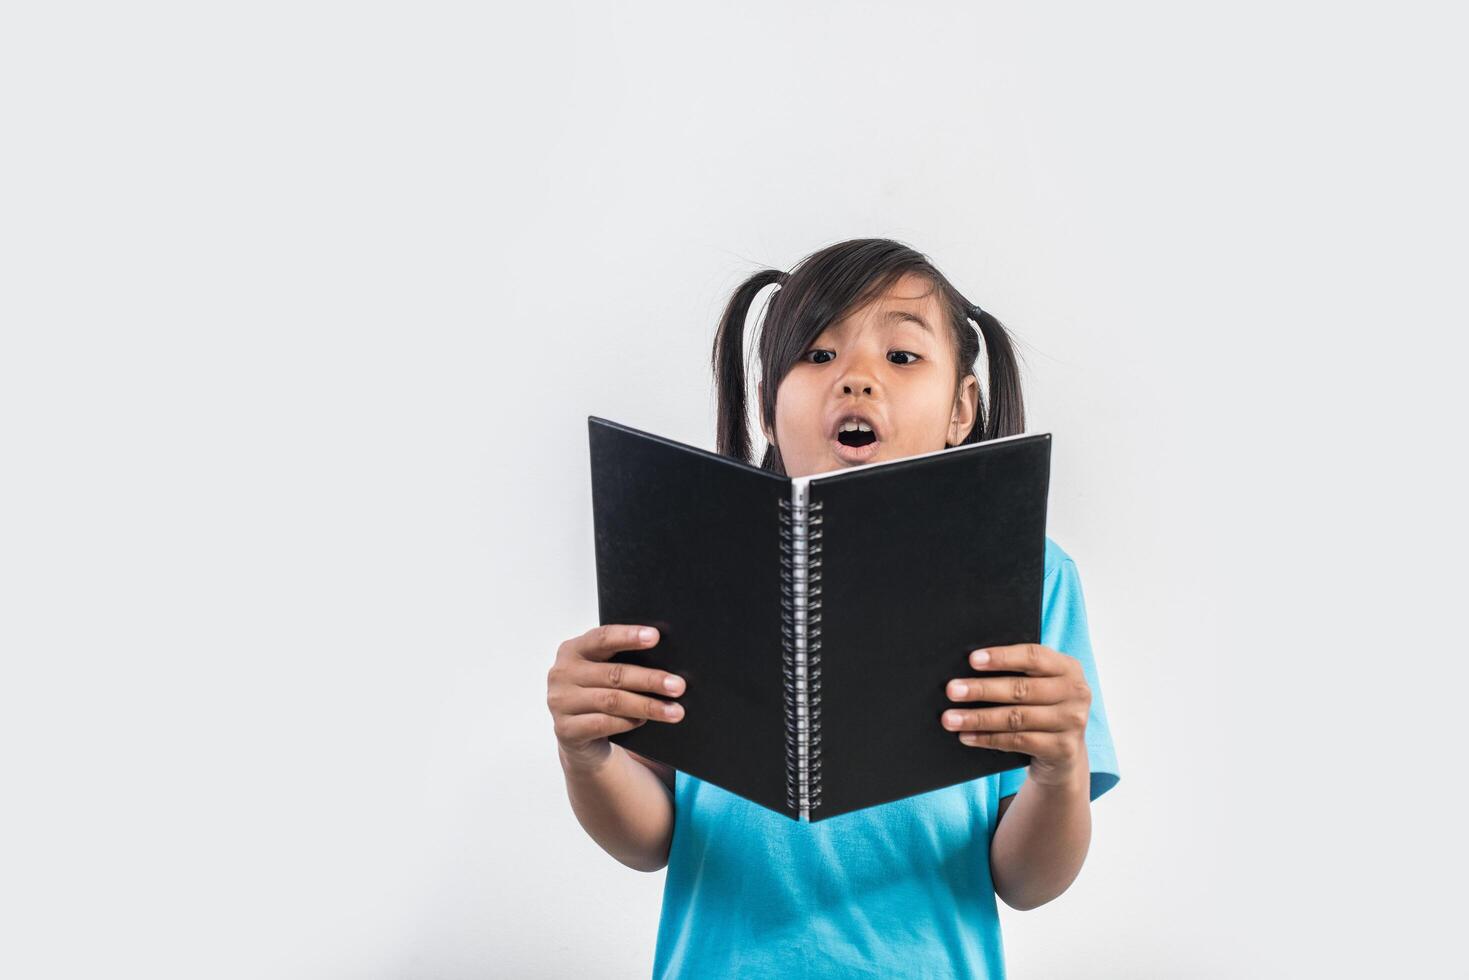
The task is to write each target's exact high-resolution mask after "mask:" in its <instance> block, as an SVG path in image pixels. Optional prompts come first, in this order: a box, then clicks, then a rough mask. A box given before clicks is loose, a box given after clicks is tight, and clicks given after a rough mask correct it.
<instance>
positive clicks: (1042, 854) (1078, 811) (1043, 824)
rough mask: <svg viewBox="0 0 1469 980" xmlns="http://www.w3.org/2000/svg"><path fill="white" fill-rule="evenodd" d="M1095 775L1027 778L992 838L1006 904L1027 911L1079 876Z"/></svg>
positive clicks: (994, 872) (995, 876)
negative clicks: (1055, 782) (1057, 780)
mask: <svg viewBox="0 0 1469 980" xmlns="http://www.w3.org/2000/svg"><path fill="white" fill-rule="evenodd" d="M1090 788H1091V774H1090V773H1089V772H1087V770H1086V767H1085V766H1083V767H1081V770H1080V771H1079V772H1078V773H1076V774H1075V776H1074V777H1073V778H1072V779H1071V781H1070V782H1069V783H1067V784H1066V785H1064V786H1052V785H1047V784H1044V783H1036V782H1034V781H1032V780H1029V779H1027V780H1026V781H1025V782H1024V783H1022V784H1021V786H1020V792H1019V793H1017V794H1016V795H1015V798H1014V799H1013V800H1011V801H1010V806H1009V808H1008V809H1007V810H1006V811H1005V816H1004V819H1002V820H1001V821H1000V825H999V826H998V827H997V828H996V829H995V833H994V837H993V838H992V839H991V840H990V876H991V878H992V880H993V882H994V886H995V894H996V895H998V896H999V897H1000V898H1002V899H1003V900H1004V902H1005V904H1006V905H1008V906H1010V907H1011V908H1013V909H1017V910H1019V911H1022V912H1023V911H1028V910H1030V909H1033V908H1036V907H1037V906H1040V905H1044V904H1045V903H1047V902H1049V901H1050V900H1051V899H1053V898H1055V897H1056V896H1058V895H1060V894H1061V893H1062V892H1064V891H1065V890H1066V889H1067V888H1069V887H1070V886H1071V883H1072V882H1073V881H1075V880H1076V876H1077V874H1078V873H1079V872H1080V871H1081V865H1082V862H1084V861H1085V860H1086V852H1087V848H1088V847H1089V846H1090V844H1091V837H1092V808H1091V796H1090Z"/></svg>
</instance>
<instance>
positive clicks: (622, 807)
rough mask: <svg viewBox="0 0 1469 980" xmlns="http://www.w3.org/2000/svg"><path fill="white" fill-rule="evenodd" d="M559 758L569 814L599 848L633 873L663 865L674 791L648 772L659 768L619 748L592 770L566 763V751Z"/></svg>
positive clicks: (666, 854) (569, 761)
mask: <svg viewBox="0 0 1469 980" xmlns="http://www.w3.org/2000/svg"><path fill="white" fill-rule="evenodd" d="M560 755H561V768H562V771H563V772H564V774H565V776H566V792H567V795H568V796H569V797H570V798H571V809H572V812H574V813H575V814H576V819H577V820H578V821H580V823H581V825H582V828H583V829H584V830H585V831H586V832H587V834H588V835H589V836H590V837H591V838H592V839H593V840H594V841H596V842H597V844H598V846H600V847H601V848H602V850H604V851H606V852H607V853H608V854H610V855H612V856H613V857H614V858H616V859H617V860H618V861H621V862H622V863H623V864H625V865H627V866H628V867H629V868H633V869H634V870H637V871H649V872H651V871H657V870H659V869H660V868H662V867H664V866H665V865H666V864H668V846H669V844H670V843H671V842H672V840H673V793H672V791H671V788H670V787H669V786H668V784H667V783H665V782H664V780H663V777H662V776H661V775H659V774H658V773H657V771H656V770H655V769H654V768H653V767H654V766H658V765H660V764H659V763H656V762H652V761H651V760H643V759H642V757H641V756H637V755H636V754H635V753H632V752H628V751H627V750H626V749H624V748H623V747H622V746H620V745H613V746H612V750H611V752H609V753H608V754H607V757H606V758H605V759H604V760H603V761H602V763H601V764H600V765H599V766H597V767H595V768H589V767H584V766H580V765H577V764H575V763H573V762H571V760H570V759H569V758H568V757H567V755H566V753H565V751H561V752H560ZM635 760H637V761H635ZM639 761H642V762H643V764H642V765H639V764H638V762H639ZM665 768H666V767H665ZM669 775H670V776H671V775H672V770H669ZM670 781H671V780H670Z"/></svg>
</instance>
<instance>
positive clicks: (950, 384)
mask: <svg viewBox="0 0 1469 980" xmlns="http://www.w3.org/2000/svg"><path fill="white" fill-rule="evenodd" d="M930 291H931V286H930V284H929V282H928V281H927V280H926V279H924V278H922V277H921V276H918V275H916V274H912V273H910V274H908V275H905V276H903V277H902V278H900V279H899V280H898V281H897V282H895V283H894V284H893V286H892V287H891V288H890V289H889V290H888V291H887V292H886V293H884V294H883V295H881V296H879V297H878V298H876V299H875V300H873V301H872V302H871V303H869V304H868V305H867V306H866V307H864V308H862V309H860V310H857V311H856V312H855V313H852V314H850V315H849V316H847V317H846V318H845V319H843V320H838V321H835V322H834V323H832V324H831V325H830V326H829V327H827V329H826V330H824V331H823V332H822V333H821V335H820V336H819V337H817V338H816V340H815V341H814V342H812V344H811V345H810V346H809V347H808V348H807V349H806V351H805V352H804V353H803V354H802V355H801V358H800V360H798V361H797V362H796V363H795V365H793V366H792V367H791V370H790V372H789V373H788V374H787V375H786V376H785V378H784V379H783V380H782V381H781V383H780V388H779V389H778V390H777V391H776V397H775V434H774V436H775V437H774V439H771V433H770V431H769V430H768V429H765V427H764V423H763V422H762V423H761V428H762V430H763V431H765V438H766V439H767V440H770V441H772V442H774V443H775V445H776V446H777V447H779V449H780V454H781V459H782V461H783V462H784V463H785V468H786V474H787V475H788V476H810V475H811V474H813V473H825V472H827V471H829V470H835V469H840V468H842V467H845V466H856V465H858V464H861V463H871V462H875V461H877V460H887V459H899V458H901V457H904V456H914V455H917V454H918V453H927V452H933V451H935V450H938V449H943V448H944V447H946V446H956V445H958V444H959V443H960V442H961V441H963V439H964V438H965V437H966V436H967V435H968V434H969V430H970V428H972V427H973V425H974V419H975V416H976V412H977V407H978V400H979V392H978V386H977V382H976V381H975V379H974V376H973V375H966V376H965V378H964V381H963V384H962V385H956V383H955V373H956V370H957V365H956V364H955V358H954V341H953V331H952V328H950V326H949V324H948V320H947V317H946V316H945V314H944V313H943V311H942V308H941V307H940V305H939V301H938V292H937V290H932V292H931V295H928V296H924V294H925V293H930ZM911 317H919V318H921V319H922V321H923V322H924V323H926V324H928V329H925V328H924V327H923V326H922V325H920V324H919V323H915V322H913V320H912V319H911ZM760 387H761V388H763V387H764V385H763V383H762V385H761V386H760ZM854 415H855V416H861V417H862V418H865V419H866V420H867V422H868V423H869V424H870V425H871V427H872V430H873V435H874V436H876V440H875V441H872V442H871V443H870V444H868V445H865V446H848V445H844V444H843V443H842V442H841V441H840V440H839V439H838V433H839V430H840V428H841V423H842V421H843V420H844V419H846V418H847V417H848V416H854ZM867 438H868V437H867V436H866V435H865V434H863V433H850V434H849V435H848V439H849V440H850V441H853V442H859V441H862V440H864V439H867Z"/></svg>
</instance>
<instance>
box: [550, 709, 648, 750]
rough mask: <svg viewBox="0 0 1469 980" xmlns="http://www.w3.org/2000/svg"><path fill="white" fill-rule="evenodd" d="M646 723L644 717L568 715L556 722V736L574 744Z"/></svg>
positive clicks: (614, 733) (630, 729)
mask: <svg viewBox="0 0 1469 980" xmlns="http://www.w3.org/2000/svg"><path fill="white" fill-rule="evenodd" d="M647 723H648V719H646V718H615V717H613V716H612V715H603V714H589V715H569V716H567V717H565V718H562V719H561V720H560V722H559V723H558V724H557V726H556V737H557V738H559V739H561V741H563V742H568V743H571V744H573V745H575V744H578V743H581V742H590V741H592V740H593V739H597V738H606V737H607V736H608V735H616V734H617V733H618V732H628V731H632V730H633V729H634V728H638V727H640V726H642V725H646V724H647Z"/></svg>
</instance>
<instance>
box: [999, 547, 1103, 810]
mask: <svg viewBox="0 0 1469 980" xmlns="http://www.w3.org/2000/svg"><path fill="white" fill-rule="evenodd" d="M1046 547H1047V550H1048V551H1050V550H1052V549H1054V554H1055V555H1056V556H1057V560H1056V563H1055V567H1053V568H1052V569H1051V571H1050V573H1049V574H1048V575H1047V576H1046V581H1045V586H1044V589H1043V599H1042V604H1041V645H1042V646H1048V647H1050V648H1051V649H1053V650H1058V651H1060V652H1061V653H1065V654H1069V655H1071V656H1073V657H1075V658H1076V659H1077V660H1080V661H1081V669H1082V672H1083V673H1084V674H1085V675H1086V682H1087V684H1088V685H1089V686H1090V687H1091V689H1092V706H1091V713H1090V715H1088V716H1087V721H1086V752H1087V759H1088V764H1089V768H1090V770H1091V798H1092V799H1093V800H1095V799H1096V798H1097V797H1099V796H1101V795H1102V794H1103V793H1105V792H1107V790H1109V789H1111V788H1112V787H1113V786H1116V785H1117V782H1118V780H1120V779H1121V778H1122V777H1121V774H1120V772H1119V771H1118V768H1117V752H1116V749H1115V748H1114V747H1113V745H1112V732H1111V729H1109V728H1108V726H1107V708H1106V704H1105V703H1104V702H1103V700H1102V685H1101V683H1100V681H1099V679H1098V677H1097V664H1096V660H1095V659H1094V658H1093V657H1092V641H1091V633H1090V631H1089V630H1088V629H1087V621H1086V602H1085V599H1084V598H1083V596H1082V592H1081V575H1080V573H1079V572H1077V570H1076V563H1075V562H1073V561H1072V560H1071V558H1070V556H1069V555H1067V554H1066V553H1065V552H1063V551H1061V549H1060V548H1059V547H1058V546H1056V545H1055V544H1054V543H1053V542H1051V541H1050V539H1049V538H1048V539H1047V541H1046ZM1047 564H1050V563H1049V562H1048V563H1047ZM1029 771H1030V770H1029V767H1028V766H1021V767H1020V768H1018V769H1007V770H1006V771H1004V772H1002V773H999V778H1000V797H1001V798H1002V799H1003V798H1004V797H1006V796H1010V795H1011V794H1013V793H1018V792H1019V791H1020V787H1021V785H1022V784H1023V783H1024V782H1025V779H1026V775H1027V773H1028V772H1029Z"/></svg>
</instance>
